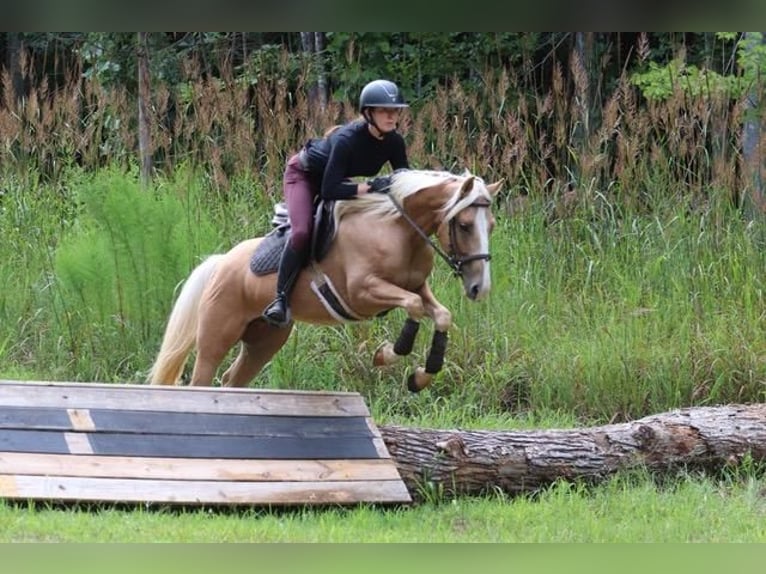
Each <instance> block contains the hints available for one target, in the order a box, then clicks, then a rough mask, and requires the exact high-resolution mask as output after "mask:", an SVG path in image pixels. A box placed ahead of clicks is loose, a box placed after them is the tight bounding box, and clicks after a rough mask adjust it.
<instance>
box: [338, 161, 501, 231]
mask: <svg viewBox="0 0 766 574" xmlns="http://www.w3.org/2000/svg"><path fill="white" fill-rule="evenodd" d="M469 177H474V178H475V180H476V181H475V184H474V186H473V188H472V189H471V192H470V193H468V194H467V195H466V196H465V197H464V198H462V200H461V199H460V194H459V190H460V186H456V187H455V193H454V194H453V195H452V196H451V197H450V198H449V199H448V200H447V201H446V203H445V204H444V205H443V206H442V211H444V212H445V214H446V215H445V220H447V221H449V220H450V219H452V218H453V217H454V216H455V215H456V214H457V213H459V212H460V211H461V210H462V209H464V208H465V207H466V206H468V205H470V204H471V203H473V202H474V201H476V200H477V199H478V198H480V197H485V198H487V199H490V195H489V192H488V191H487V188H486V186H485V185H484V181H483V180H482V179H481V178H480V177H478V176H474V175H472V174H471V173H470V172H469V171H468V170H466V171H465V172H464V173H463V174H462V175H455V174H453V173H449V172H447V171H430V170H415V169H405V170H398V171H396V172H395V173H394V174H393V175H392V177H391V190H390V191H389V192H388V194H390V195H391V196H393V198H394V199H396V200H397V202H398V203H399V205H401V204H402V202H403V201H404V199H405V198H407V197H409V196H410V195H412V194H414V193H417V192H418V191H420V190H421V189H425V188H427V187H433V186H435V185H440V184H442V183H444V182H446V181H448V180H455V181H459V182H460V183H462V182H464V181H465V180H466V179H467V178H469ZM476 184H479V185H476ZM360 212H364V213H369V214H373V215H375V216H377V217H380V218H390V217H398V216H399V215H400V214H399V210H398V209H397V208H396V206H395V205H394V203H393V202H392V201H391V200H390V199H389V198H388V197H386V194H382V193H369V194H365V195H362V196H360V197H356V198H354V199H351V200H342V201H336V202H335V219H336V221H340V219H341V218H343V217H345V216H347V215H351V214H352V213H360Z"/></svg>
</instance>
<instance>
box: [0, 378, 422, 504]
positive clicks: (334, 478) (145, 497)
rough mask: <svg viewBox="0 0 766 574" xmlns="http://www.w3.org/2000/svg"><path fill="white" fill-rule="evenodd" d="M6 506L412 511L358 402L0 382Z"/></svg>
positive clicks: (0, 471) (0, 480)
mask: <svg viewBox="0 0 766 574" xmlns="http://www.w3.org/2000/svg"><path fill="white" fill-rule="evenodd" d="M0 498H13V499H23V500H35V499H39V500H59V501H99V502H127V503H130V502H139V503H160V504H185V505H195V504H196V505H208V504H209V505H215V504H225V505H232V504H251V505H260V504H268V505H272V504H284V505H290V504H352V503H359V502H383V503H386V502H399V503H401V502H411V499H410V496H409V493H408V492H407V489H406V486H405V485H404V483H403V481H402V480H401V477H400V475H399V472H398V469H397V468H396V466H395V465H394V464H393V461H392V460H391V458H390V454H389V453H388V450H387V448H386V446H385V443H384V442H383V440H382V438H381V435H380V432H379V430H378V429H377V428H376V426H375V424H374V423H373V421H372V419H371V418H370V414H369V410H368V409H367V406H366V405H365V404H364V401H363V399H362V397H361V395H359V394H358V393H335V392H321V391H320V392H314V391H274V390H263V389H261V390H256V389H228V388H226V389H221V388H213V389H211V388H190V387H160V386H148V385H119V384H114V385H112V384H102V383H59V382H19V381H0Z"/></svg>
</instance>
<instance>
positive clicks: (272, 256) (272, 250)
mask: <svg viewBox="0 0 766 574" xmlns="http://www.w3.org/2000/svg"><path fill="white" fill-rule="evenodd" d="M288 237H290V226H289V225H284V226H282V227H277V228H276V229H274V230H273V231H271V232H270V233H268V234H267V235H266V236H264V238H263V241H261V242H260V243H259V244H258V247H256V248H255V251H254V252H253V255H252V257H251V258H250V271H252V272H253V273H255V274H256V275H269V274H270V273H274V272H275V271H276V270H277V269H279V260H280V258H281V257H282V250H283V249H284V248H285V245H286V244H287V239H288Z"/></svg>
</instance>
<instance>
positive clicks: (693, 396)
mask: <svg viewBox="0 0 766 574" xmlns="http://www.w3.org/2000/svg"><path fill="white" fill-rule="evenodd" d="M222 69H223V70H224V72H223V74H222V76H221V78H220V79H218V80H213V79H210V78H203V77H202V76H201V74H200V73H199V71H198V70H197V68H196V67H195V65H194V64H193V63H189V67H188V69H187V71H186V81H185V83H184V84H183V85H182V86H166V85H162V84H158V85H156V86H155V91H154V98H155V103H156V108H155V116H154V122H153V130H154V132H153V141H154V145H155V160H156V162H157V163H156V165H157V173H156V177H155V181H154V184H153V186H152V187H151V189H148V190H143V189H141V188H139V187H138V184H137V183H136V182H137V177H136V173H135V169H134V163H135V160H134V150H135V146H136V143H135V133H136V131H135V119H134V115H135V113H134V110H133V106H132V104H129V102H130V98H129V97H128V95H127V94H125V93H124V92H121V91H120V90H119V89H116V88H115V89H109V90H107V89H105V88H103V87H102V86H99V85H98V84H97V83H95V82H94V81H89V82H84V83H83V82H82V80H81V79H80V78H79V77H78V76H77V75H73V76H72V78H70V81H69V82H68V83H67V84H66V85H64V86H63V88H62V89H61V90H58V91H57V92H55V93H51V92H48V91H46V89H45V86H44V85H43V86H42V87H36V88H33V90H32V93H31V94H30V97H29V98H28V99H26V100H23V101H20V102H18V103H16V102H14V103H9V102H5V105H3V106H0V141H2V142H3V146H2V147H0V164H2V165H3V166H4V167H3V176H2V177H3V183H2V191H3V193H2V195H0V213H2V217H1V218H0V233H1V234H2V237H3V238H4V240H3V242H2V244H0V289H2V293H3V296H2V297H0V361H1V363H0V364H2V367H0V374H2V375H4V376H7V377H19V378H22V377H24V378H26V377H29V378H55V379H70V380H71V379H74V380H102V381H127V382H138V381H140V380H142V379H143V375H144V373H145V371H146V369H148V367H149V365H150V364H151V362H152V359H153V356H154V353H155V352H156V349H157V348H158V346H159V338H160V336H161V334H162V331H163V328H164V322H165V320H166V318H167V314H168V312H169V310H170V306H171V304H172V300H173V296H174V292H175V291H174V290H175V289H176V287H177V285H178V284H179V282H180V281H182V280H183V279H184V278H185V277H186V275H187V274H188V273H189V271H190V270H191V269H192V268H193V266H194V265H195V264H196V262H197V261H199V259H200V258H201V257H202V256H204V255H207V254H208V253H211V252H221V251H224V250H226V249H228V248H229V247H230V246H232V245H233V244H234V243H236V242H237V241H239V240H241V239H243V238H245V237H249V236H254V235H260V234H262V233H264V232H266V231H267V230H268V220H269V219H270V210H271V206H272V204H273V203H274V202H275V201H277V200H279V199H280V198H281V192H280V187H281V173H282V169H283V163H284V160H285V157H286V156H287V154H288V153H289V152H291V151H292V150H293V149H295V147H297V146H298V145H299V144H300V142H301V141H302V140H303V139H304V138H305V137H308V136H309V135H314V134H317V133H321V132H323V131H324V129H325V128H326V127H327V126H328V125H331V124H334V123H338V122H341V121H345V120H347V119H349V118H351V117H353V115H354V110H353V105H352V104H351V103H350V102H335V103H332V104H331V105H330V106H329V107H328V108H327V109H326V110H324V111H321V110H318V109H317V108H316V107H314V106H312V105H311V102H310V100H309V99H308V96H307V95H306V94H307V93H308V90H307V89H306V85H305V78H306V77H308V75H307V74H308V70H297V71H293V70H292V69H291V70H287V68H286V65H285V69H284V70H283V73H282V74H281V75H280V73H279V70H265V71H263V73H262V75H261V76H260V77H259V81H258V83H257V84H255V85H248V84H246V83H243V82H242V81H241V79H240V78H238V77H237V76H236V74H235V73H234V71H233V70H230V69H227V68H226V66H225V65H222ZM565 71H566V72H568V75H567V74H565ZM581 74H582V71H581V68H580V67H578V64H577V62H576V61H573V62H572V63H570V66H569V68H567V69H566V70H565V69H564V68H562V67H561V66H559V67H555V69H554V77H553V78H552V86H553V87H552V89H551V92H550V93H548V94H544V95H536V96H534V97H532V96H530V97H527V96H524V95H522V94H518V93H517V92H516V90H515V86H516V85H517V84H516V80H515V78H514V75H513V72H512V71H510V70H495V71H487V72H486V73H485V76H484V77H483V80H484V86H485V88H484V91H483V92H482V93H477V92H475V91H471V90H468V89H466V88H464V87H463V86H461V85H460V84H459V83H457V82H445V84H444V85H443V86H442V87H441V88H440V91H439V92H438V93H437V94H436V96H435V97H434V98H433V99H432V101H430V102H426V103H424V104H422V105H420V106H419V107H417V108H416V109H413V110H412V113H411V114H409V115H407V116H406V117H405V118H404V121H403V125H402V126H401V128H402V132H403V133H404V135H405V137H406V138H407V140H408V142H409V148H410V156H411V160H412V164H413V165H414V166H418V167H433V168H446V169H450V170H453V171H461V170H462V169H463V168H464V167H468V168H470V169H471V170H473V171H475V172H476V173H478V174H480V175H482V176H484V177H485V179H487V180H494V179H496V178H499V177H506V178H507V179H508V181H509V185H508V189H507V190H506V192H505V194H504V195H503V197H502V198H501V199H500V200H499V202H498V205H497V206H496V213H497V216H498V226H497V231H496V234H495V235H494V237H493V244H492V252H493V260H492V266H493V291H492V294H491V296H490V299H489V300H488V301H486V302H483V303H480V304H475V303H473V302H470V301H468V300H467V299H465V298H464V297H463V295H462V293H461V291H460V287H459V285H458V283H457V282H455V281H454V280H453V279H452V278H451V275H450V273H449V270H447V269H445V268H443V267H440V266H439V264H438V263H437V269H436V270H435V273H434V275H433V288H434V292H435V293H436V295H437V297H439V298H440V299H441V300H442V301H443V302H444V303H445V304H446V305H447V306H448V307H449V308H450V309H451V310H452V311H453V316H454V319H455V327H454V329H453V331H452V332H451V334H450V342H449V347H448V353H447V361H446V364H445V368H444V371H443V372H442V374H440V375H439V377H438V379H437V381H436V383H435V385H434V386H433V387H432V388H431V389H429V390H428V391H426V392H425V393H423V394H422V395H420V396H411V395H409V394H408V393H407V392H406V391H405V390H404V381H405V380H406V377H407V373H408V368H409V366H410V365H411V362H404V363H403V364H402V365H399V366H395V367H391V368H388V369H386V370H383V371H377V370H375V369H373V368H372V367H371V366H370V364H369V357H370V356H371V354H372V352H373V350H374V348H375V346H376V345H377V343H378V342H380V341H381V340H382V339H384V338H389V339H390V338H392V337H394V336H395V335H396V333H397V332H398V329H399V327H400V325H401V322H402V321H403V319H404V314H403V313H402V312H400V311H394V312H392V313H391V314H389V315H388V316H386V317H384V318H381V319H378V320H375V321H373V322H369V323H365V324H360V325H353V326H343V327H337V328H314V327H310V326H306V325H299V326H298V327H297V328H296V329H295V332H294V334H293V336H292V338H291V340H290V341H289V342H288V343H287V345H286V346H285V347H284V348H283V349H282V351H281V352H280V353H279V354H278V355H277V356H276V357H275V358H274V360H273V361H272V362H271V363H270V364H269V365H267V367H266V368H265V369H264V371H263V372H262V373H261V374H260V375H259V377H258V378H257V379H256V381H255V383H254V384H255V385H258V386H264V387H289V388H309V389H321V388H328V389H329V388H332V389H343V390H354V391H359V392H361V393H363V394H364V395H365V397H366V398H367V399H368V401H369V402H370V404H371V405H372V407H373V410H374V412H375V414H376V416H378V418H379V419H381V420H394V421H413V420H414V421H422V422H427V421H432V422H436V423H440V424H459V425H463V426H472V425H477V426H482V425H483V426H487V425H491V424H519V423H518V421H522V422H521V423H520V424H530V425H534V424H541V423H544V424H548V423H550V424H556V422H558V423H560V424H570V423H571V424H575V423H576V422H577V421H594V422H604V421H616V420H624V419H629V418H634V417H638V416H642V415H646V414H649V413H651V412H657V411H661V410H665V409H669V408H673V407H680V406H685V405H700V404H713V403H725V402H732V401H761V400H763V399H764V384H763V381H765V380H766V366H765V364H764V348H766V346H765V345H764V343H765V342H766V341H764V335H763V309H764V285H763V281H764V280H763V277H764V276H765V274H764V271H766V270H765V269H764V255H763V254H764V249H763V248H764V236H763V231H762V230H761V226H760V225H759V224H752V223H748V222H747V221H745V220H744V219H743V218H742V217H741V215H740V212H739V211H738V203H739V200H740V198H741V195H742V190H743V189H744V183H743V181H744V180H743V173H744V168H743V165H741V162H740V157H739V154H738V151H737V150H738V145H739V141H738V137H737V134H738V133H739V130H740V125H741V122H742V112H741V109H740V107H739V105H738V104H737V103H736V102H734V103H732V102H729V101H727V100H726V99H725V98H724V97H723V96H721V95H712V94H711V95H705V94H699V95H695V96H689V95H688V94H685V93H683V92H681V91H679V92H678V93H676V94H674V95H672V96H671V97H669V98H668V99H666V100H664V101H661V102H658V101H653V102H644V101H642V100H641V98H640V94H638V93H637V91H636V90H635V88H634V87H632V86H631V85H630V84H629V83H628V82H627V80H626V79H622V80H621V81H620V82H619V83H618V84H617V85H616V87H615V89H614V92H613V93H612V94H611V95H610V96H609V97H608V98H607V99H606V103H605V105H604V107H603V109H602V110H600V113H599V114H598V115H599V117H601V118H602V122H601V124H600V126H598V127H596V128H594V129H593V130H591V131H590V132H588V131H583V130H582V129H580V128H581V126H582V125H583V122H585V120H586V119H587V117H586V115H585V114H586V111H585V110H584V109H583V108H582V105H581V100H580V99H578V98H579V96H578V94H580V95H582V93H584V91H583V90H584V89H585V87H586V86H584V85H583V82H585V81H587V79H585V78H584V77H583V76H582V75H581ZM567 78H569V79H567ZM3 81H8V80H7V78H4V80H3ZM171 103H172V104H173V106H175V109H176V112H175V115H172V123H168V122H169V121H170V120H169V118H171V115H169V111H168V109H169V108H167V106H170V104H171ZM430 329H431V327H430V326H427V327H425V328H424V329H422V330H421V331H422V332H421V334H420V337H419V339H418V342H417V345H416V348H415V352H414V355H415V357H414V360H415V361H418V360H419V361H421V362H422V358H423V355H424V353H425V350H426V346H427V343H428V341H429V339H430V334H431V331H430ZM511 420H514V421H517V422H516V423H514V422H511ZM524 421H526V422H524Z"/></svg>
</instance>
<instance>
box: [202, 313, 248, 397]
mask: <svg viewBox="0 0 766 574" xmlns="http://www.w3.org/2000/svg"><path fill="white" fill-rule="evenodd" d="M229 311H230V309H223V310H222V309H220V307H219V308H217V309H216V308H215V307H212V306H211V307H209V308H208V309H206V310H205V312H203V313H202V314H201V316H200V322H199V325H198V327H197V356H196V358H195V360H194V371H192V377H191V384H192V385H201V386H210V385H212V384H213V380H214V379H215V374H216V371H217V370H218V367H219V365H220V364H221V363H222V362H223V360H224V358H225V357H226V355H227V353H228V352H229V350H230V349H231V348H232V347H233V346H234V345H236V344H237V341H239V339H240V338H241V337H242V334H243V333H244V332H245V328H246V327H247V323H246V321H244V320H243V319H239V318H236V319H235V318H234V314H233V313H231V312H229Z"/></svg>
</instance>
